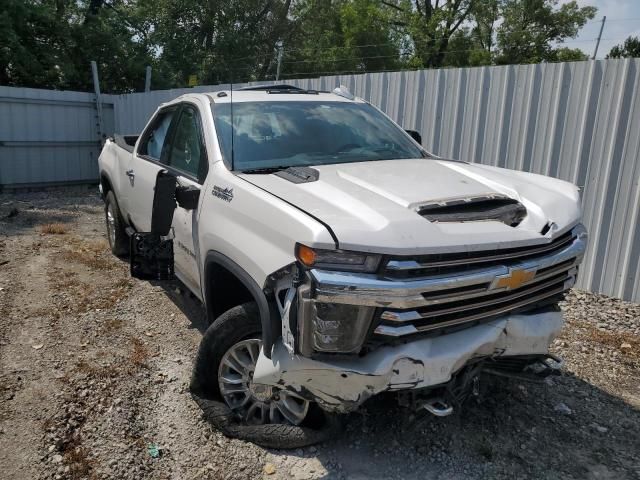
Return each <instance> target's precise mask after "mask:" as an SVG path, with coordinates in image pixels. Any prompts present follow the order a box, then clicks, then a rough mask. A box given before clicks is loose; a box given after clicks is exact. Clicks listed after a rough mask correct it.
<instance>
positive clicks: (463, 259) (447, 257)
mask: <svg viewBox="0 0 640 480" xmlns="http://www.w3.org/2000/svg"><path fill="white" fill-rule="evenodd" d="M574 240H575V235H574V234H573V233H572V232H571V231H569V232H567V233H565V234H563V235H560V236H559V237H558V238H556V239H554V240H553V241H552V242H550V243H545V244H542V245H534V246H527V247H516V248H505V249H501V250H483V251H479V252H458V253H442V254H435V255H422V256H419V257H414V258H411V259H406V258H403V257H395V258H394V257H392V258H389V259H388V260H387V261H386V265H385V267H384V271H383V275H384V277H385V278H389V279H403V278H415V277H424V276H432V275H444V274H447V275H451V274H457V273H465V272H467V271H470V270H476V269H478V268H485V267H490V266H494V265H497V264H508V263H509V262H513V261H522V260H528V259H531V258H535V257H539V256H541V255H550V254H552V253H555V252H558V251H560V250H562V249H563V248H566V247H567V246H568V245H570V244H571V243H572V242H573V241H574Z"/></svg>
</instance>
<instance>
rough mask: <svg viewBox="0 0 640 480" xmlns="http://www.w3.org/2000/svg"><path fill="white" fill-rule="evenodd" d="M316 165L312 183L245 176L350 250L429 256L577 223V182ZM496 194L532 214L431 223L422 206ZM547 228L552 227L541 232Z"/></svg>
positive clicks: (413, 163) (376, 164)
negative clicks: (515, 220)
mask: <svg viewBox="0 0 640 480" xmlns="http://www.w3.org/2000/svg"><path fill="white" fill-rule="evenodd" d="M313 168H314V169H315V170H317V171H318V172H319V178H318V179H317V180H316V181H310V182H307V183H294V182H292V181H290V180H287V179H285V178H282V177H280V176H277V175H275V174H266V175H264V174H241V175H240V176H241V177H242V178H244V179H245V180H247V181H249V182H250V183H252V184H254V185H256V186H258V187H260V188H262V189H264V190H266V191H268V192H270V193H272V194H273V195H276V196H277V197H280V198H281V199H283V200H285V201H287V202H288V203H290V204H293V205H295V206H296V207H298V208H300V209H302V210H304V211H305V212H307V213H309V214H310V215H312V216H314V217H316V218H317V219H319V220H321V221H322V222H324V223H325V224H326V225H328V227H329V228H330V229H331V230H332V232H333V234H334V236H335V237H336V238H337V242H338V247H339V248H341V249H344V250H358V251H365V252H378V253H389V254H424V253H439V252H443V251H447V252H454V251H472V250H479V249H482V250H486V249H492V248H507V247H515V246H521V245H528V244H535V243H545V242H548V241H549V239H550V238H553V237H555V236H557V235H559V234H561V233H563V232H565V231H567V230H568V229H569V228H571V227H572V226H573V225H575V224H576V223H577V222H578V220H579V218H580V213H581V212H580V199H579V193H578V189H577V187H575V186H574V185H572V184H570V183H567V182H564V181H561V180H556V179H553V178H549V177H544V176H541V175H536V174H531V173H524V172H517V171H513V170H507V169H502V168H497V167H489V166H486V165H479V164H468V163H462V162H456V161H446V160H440V159H409V160H386V161H371V162H359V163H345V164H335V165H322V166H314V167H313ZM495 194H499V195H503V196H507V197H510V198H513V199H515V200H518V201H519V202H520V203H522V204H523V205H524V206H525V208H526V209H527V215H526V217H525V218H524V220H523V221H522V222H521V223H520V224H519V225H518V226H517V227H511V226H508V225H506V224H504V223H502V222H499V221H472V222H451V223H444V222H430V221H428V220H426V219H425V218H424V217H422V216H421V215H419V214H418V212H417V210H416V209H417V207H418V206H420V205H422V204H425V203H430V202H434V201H438V202H439V201H446V200H451V199H459V198H465V197H475V196H483V195H495ZM547 225H551V228H549V229H547V228H545V227H546V226H547ZM543 229H545V230H548V231H547V232H546V233H545V234H542V233H541V232H542V231H543Z"/></svg>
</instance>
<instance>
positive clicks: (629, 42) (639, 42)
mask: <svg viewBox="0 0 640 480" xmlns="http://www.w3.org/2000/svg"><path fill="white" fill-rule="evenodd" d="M639 57H640V38H638V37H629V38H627V39H626V40H625V41H624V43H623V44H622V45H616V46H615V47H613V48H612V49H611V51H610V52H609V54H608V55H607V57H606V58H639Z"/></svg>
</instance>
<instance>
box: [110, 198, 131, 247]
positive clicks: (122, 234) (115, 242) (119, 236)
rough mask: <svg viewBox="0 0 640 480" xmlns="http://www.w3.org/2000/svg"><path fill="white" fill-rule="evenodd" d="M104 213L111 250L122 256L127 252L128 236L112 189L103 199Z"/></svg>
mask: <svg viewBox="0 0 640 480" xmlns="http://www.w3.org/2000/svg"><path fill="white" fill-rule="evenodd" d="M104 214H105V221H106V224H107V238H108V239H109V246H110V247H111V252H113V254H114V255H117V256H118V257H123V256H125V255H127V254H128V253H129V237H128V236H127V232H126V231H125V228H124V223H123V221H122V215H121V214H120V208H119V207H118V202H117V201H116V196H115V195H114V194H113V191H110V192H108V193H107V196H106V198H105V200H104Z"/></svg>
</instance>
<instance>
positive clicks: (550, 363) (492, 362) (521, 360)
mask: <svg viewBox="0 0 640 480" xmlns="http://www.w3.org/2000/svg"><path fill="white" fill-rule="evenodd" d="M563 366H564V361H563V360H562V359H561V358H559V357H557V356H555V355H551V354H546V355H536V356H530V355H527V356H520V357H495V358H491V359H489V360H487V361H486V363H485V366H484V369H483V373H486V374H488V375H495V376H498V377H506V378H513V379H516V380H521V381H526V382H533V383H540V382H542V381H543V380H544V379H545V378H546V377H548V376H550V375H559V374H560V370H561V369H562V367H563Z"/></svg>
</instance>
